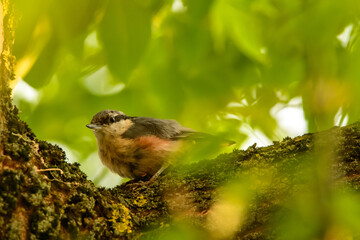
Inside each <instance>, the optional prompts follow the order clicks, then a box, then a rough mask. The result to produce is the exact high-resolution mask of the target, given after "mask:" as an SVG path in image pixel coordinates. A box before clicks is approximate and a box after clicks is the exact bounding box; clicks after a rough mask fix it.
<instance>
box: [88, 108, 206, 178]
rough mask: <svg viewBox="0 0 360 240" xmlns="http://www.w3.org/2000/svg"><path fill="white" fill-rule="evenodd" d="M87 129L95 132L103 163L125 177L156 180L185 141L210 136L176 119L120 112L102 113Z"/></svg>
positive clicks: (105, 111) (106, 111) (94, 118)
mask: <svg viewBox="0 0 360 240" xmlns="http://www.w3.org/2000/svg"><path fill="white" fill-rule="evenodd" d="M86 127H88V128H90V129H92V130H93V131H94V133H95V136H96V139H97V142H98V148H99V157H100V159H101V161H102V163H103V164H104V165H105V166H107V167H108V168H109V169H110V170H111V171H113V172H115V173H117V174H118V175H120V176H121V177H125V178H130V179H139V178H142V177H147V176H148V177H150V176H151V178H150V182H151V181H153V180H154V179H156V178H157V177H158V176H159V175H160V174H161V173H162V172H163V171H164V170H165V169H166V168H167V167H168V166H169V164H171V162H172V160H174V158H176V156H177V154H178V153H179V152H181V150H182V146H183V144H184V142H185V141H189V140H190V141H194V140H197V139H201V138H204V137H206V136H210V135H209V134H205V133H200V132H198V131H195V130H193V129H191V128H187V127H183V126H181V125H180V123H178V122H177V121H175V120H168V119H156V118H150V117H129V116H127V115H125V114H124V113H123V112H120V111H116V110H104V111H101V112H99V113H97V114H95V116H94V117H93V118H92V120H91V123H90V124H88V125H86Z"/></svg>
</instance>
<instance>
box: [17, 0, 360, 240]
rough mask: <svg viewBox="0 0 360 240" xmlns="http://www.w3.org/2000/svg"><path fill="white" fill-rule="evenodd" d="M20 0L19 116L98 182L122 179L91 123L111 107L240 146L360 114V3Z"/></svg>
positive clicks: (331, 0) (326, 0)
mask: <svg viewBox="0 0 360 240" xmlns="http://www.w3.org/2000/svg"><path fill="white" fill-rule="evenodd" d="M14 2H15V5H16V11H17V14H18V22H17V29H16V42H15V46H14V53H15V55H16V58H17V70H16V71H17V72H16V73H17V77H18V79H17V80H16V81H14V82H13V84H12V85H13V87H15V90H14V100H15V102H16V104H17V106H18V107H19V108H20V110H21V112H22V114H21V117H22V118H23V119H24V120H25V121H26V122H27V123H29V125H30V127H31V128H32V129H33V130H34V132H35V133H36V134H37V136H38V137H39V138H40V139H45V140H51V141H54V142H56V143H58V144H60V145H61V146H63V147H64V148H65V150H66V151H67V153H68V157H69V160H70V161H79V162H81V164H82V169H83V170H84V171H86V172H87V174H88V175H89V178H91V179H92V180H94V181H95V183H96V184H99V185H104V186H114V185H116V184H118V183H119V182H121V179H119V178H116V176H115V175H110V173H109V172H108V171H107V170H106V169H104V168H102V166H101V163H100V161H99V159H98V157H97V154H96V148H97V144H96V140H95V137H94V136H93V133H92V132H91V131H89V129H87V128H85V125H86V124H87V123H89V121H90V119H91V117H92V116H93V115H94V114H95V113H96V112H98V111H100V110H104V109H117V110H121V111H123V112H125V113H127V114H128V115H131V116H151V117H157V118H170V119H177V120H178V121H179V122H181V123H182V124H183V125H185V126H188V127H191V128H194V129H197V130H199V131H204V132H208V133H212V134H217V135H221V136H223V137H226V138H228V139H233V140H236V141H237V142H238V145H239V146H240V147H244V146H248V145H250V143H252V142H253V141H255V140H254V138H251V137H249V136H257V137H258V138H260V140H259V141H260V144H270V143H271V141H270V140H280V139H281V138H283V137H285V136H296V135H299V134H301V133H305V132H314V131H318V130H323V129H327V128H329V127H331V126H333V125H334V124H337V125H342V124H346V123H351V122H354V121H356V120H358V119H359V115H360V112H359V110H360V108H359V107H358V102H360V99H359V98H360V96H359V94H358V93H359V90H360V81H359V77H360V67H359V63H360V55H359V51H360V49H359V13H360V2H358V1H352V0H344V1H335V0H315V1H308V0H301V1H300V0H292V1H288V0H198V1H189V0H183V1H180V0H175V1H173V0H171V1H170V0H132V1H128V0H107V1H96V0H77V1H71V0H64V1H56V0H33V1H27V0H15V1H14ZM284 109H286V110H287V111H285V112H284V111H282V110H284ZM114 179H117V180H114ZM315 230H316V229H315ZM309 231H310V230H309ZM310 235H311V234H310ZM293 239H295V238H293Z"/></svg>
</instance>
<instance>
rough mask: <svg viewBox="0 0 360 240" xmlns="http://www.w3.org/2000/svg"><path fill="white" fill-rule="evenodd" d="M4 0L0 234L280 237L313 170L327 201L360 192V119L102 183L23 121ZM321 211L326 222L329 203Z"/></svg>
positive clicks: (0, 17) (0, 8)
mask: <svg viewBox="0 0 360 240" xmlns="http://www.w3.org/2000/svg"><path fill="white" fill-rule="evenodd" d="M0 4H1V5H0V50H1V59H0V61H1V62H0V72H1V75H0V80H1V81H0V84H1V89H0V91H1V99H0V104H1V106H0V107H1V112H0V132H1V134H0V239H82V238H84V239H110V238H111V239H116V238H119V239H128V238H138V237H140V236H142V237H144V238H147V237H148V238H151V237H158V236H161V234H164V232H166V231H168V230H169V229H174V228H176V226H182V228H187V229H191V231H190V232H192V233H193V234H195V232H196V234H200V233H201V234H202V235H201V236H209V237H211V238H238V239H272V238H274V237H275V234H276V232H275V228H273V227H271V226H272V224H273V219H274V216H276V214H278V213H279V212H281V209H282V206H283V204H284V199H285V196H289V195H290V196H291V195H295V196H296V193H297V192H298V191H299V189H300V190H301V191H303V190H306V188H307V187H308V186H309V185H308V183H309V182H311V179H310V176H320V177H319V178H318V179H317V184H315V185H316V186H317V187H318V190H319V191H318V192H319V197H320V199H321V197H324V196H325V197H326V196H327V195H326V194H327V192H328V191H330V190H329V189H330V188H332V187H333V186H336V188H337V189H342V188H343V187H344V186H346V187H349V186H350V188H352V189H359V187H360V178H359V169H360V168H359V161H360V147H359V146H360V144H359V143H360V129H359V126H360V125H359V124H353V125H349V126H347V127H343V128H333V129H330V130H328V131H325V132H320V133H316V134H307V135H304V136H301V137H297V138H294V139H291V138H286V139H284V140H283V141H282V142H276V143H274V144H273V145H272V146H268V147H262V148H256V147H255V146H253V147H250V148H248V149H247V150H246V151H243V150H234V151H233V153H230V154H223V155H220V156H219V157H217V158H216V159H213V160H203V161H200V162H198V163H196V164H191V165H185V166H179V167H177V168H175V169H173V170H170V171H169V173H168V174H166V175H164V176H161V177H159V178H158V179H157V180H156V181H155V182H154V183H152V184H150V185H136V184H126V185H122V186H118V187H115V188H113V189H105V188H98V187H95V186H94V184H93V183H92V182H91V181H88V180H86V175H85V174H84V173H83V172H81V171H80V170H79V167H78V164H69V163H67V162H66V161H65V158H66V157H65V153H64V152H63V151H62V150H61V149H60V148H59V147H58V146H54V145H51V144H49V143H47V142H44V141H41V140H38V139H37V138H36V137H35V135H34V134H33V133H32V131H31V130H30V129H29V128H28V126H27V125H26V123H24V122H22V121H21V120H20V119H19V118H18V116H17V109H16V107H14V106H13V105H12V103H11V97H10V89H9V87H8V86H9V81H11V80H12V79H13V78H14V69H13V68H14V63H15V60H14V57H13V56H12V55H11V47H12V43H13V40H14V32H13V31H14V25H13V21H14V18H13V15H12V9H11V6H9V2H8V1H6V0H1V2H0ZM329 166H331V167H329ZM319 169H321V170H320V171H321V174H320V175H319V174H318V172H317V171H319ZM322 170H323V171H322ZM312 171H314V174H312ZM228 192H231V193H232V194H233V195H232V198H231V197H230V198H227V197H226V196H227V193H228ZM229 199H230V200H229ZM231 199H236V200H235V201H232V200H231ZM320 212H322V216H323V217H324V218H325V217H326V206H325V207H324V209H323V210H321V211H320ZM184 226H188V227H184ZM194 226H195V227H194ZM199 232H200V233H199Z"/></svg>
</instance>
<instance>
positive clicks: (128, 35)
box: [98, 0, 151, 81]
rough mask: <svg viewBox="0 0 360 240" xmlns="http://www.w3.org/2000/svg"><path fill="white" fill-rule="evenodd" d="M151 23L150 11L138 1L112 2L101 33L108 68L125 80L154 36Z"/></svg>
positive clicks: (121, 0)
mask: <svg viewBox="0 0 360 240" xmlns="http://www.w3.org/2000/svg"><path fill="white" fill-rule="evenodd" d="M150 20H151V11H150V9H148V8H146V7H144V6H143V5H142V4H140V3H139V1H128V0H110V1H109V5H108V6H107V9H106V11H105V15H104V18H103V19H102V21H101V23H100V26H99V29H98V32H99V38H100V41H101V43H102V46H103V49H104V52H105V56H106V58H107V62H108V66H109V69H110V71H111V72H112V73H113V74H114V75H115V76H116V77H117V78H119V79H121V80H122V81H124V80H126V78H127V77H128V75H129V74H130V73H131V71H132V70H133V69H134V68H135V67H136V66H137V64H138V63H139V61H140V60H141V58H142V56H143V54H144V52H145V50H146V49H147V45H148V42H149V40H150V36H151V21H150Z"/></svg>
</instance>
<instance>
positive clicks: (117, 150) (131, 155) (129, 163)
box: [98, 136, 181, 178]
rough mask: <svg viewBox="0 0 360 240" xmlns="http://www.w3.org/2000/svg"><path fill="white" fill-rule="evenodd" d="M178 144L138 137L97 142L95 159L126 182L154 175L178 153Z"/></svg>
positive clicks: (101, 139) (153, 138)
mask: <svg viewBox="0 0 360 240" xmlns="http://www.w3.org/2000/svg"><path fill="white" fill-rule="evenodd" d="M180 146H181V143H180V142H179V141H171V140H166V139H161V138H158V137H156V136H142V137H138V138H135V139H127V138H122V137H120V136H118V137H114V136H111V137H107V138H100V139H99V138H98V147H99V157H100V159H101V161H102V163H103V164H104V165H105V166H107V167H108V168H109V169H110V170H111V171H113V172H115V173H117V174H119V175H120V176H122V177H126V178H138V177H143V176H145V175H153V174H155V173H156V172H157V171H158V170H159V169H160V168H161V166H162V165H163V163H164V161H166V160H168V159H170V158H171V156H172V155H173V153H175V152H177V151H178V150H179V149H180Z"/></svg>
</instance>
